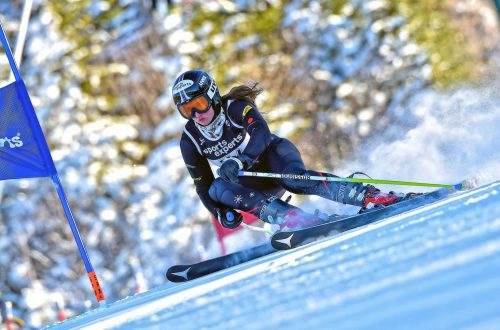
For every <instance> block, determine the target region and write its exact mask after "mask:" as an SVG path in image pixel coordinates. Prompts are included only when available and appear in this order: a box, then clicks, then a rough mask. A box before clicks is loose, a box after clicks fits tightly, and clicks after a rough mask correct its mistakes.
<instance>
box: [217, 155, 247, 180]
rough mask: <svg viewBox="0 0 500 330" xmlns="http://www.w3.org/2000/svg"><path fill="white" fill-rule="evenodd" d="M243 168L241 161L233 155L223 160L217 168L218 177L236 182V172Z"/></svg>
mask: <svg viewBox="0 0 500 330" xmlns="http://www.w3.org/2000/svg"><path fill="white" fill-rule="evenodd" d="M242 169H243V163H242V162H241V161H240V160H239V159H238V158H235V157H230V158H227V159H226V160H224V163H222V165H221V167H220V168H219V174H220V177H221V178H222V179H223V180H226V181H229V182H234V183H238V172H239V171H240V170H242Z"/></svg>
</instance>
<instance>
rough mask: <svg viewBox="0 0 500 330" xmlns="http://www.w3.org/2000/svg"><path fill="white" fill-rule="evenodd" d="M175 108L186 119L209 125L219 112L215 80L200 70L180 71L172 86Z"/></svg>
mask: <svg viewBox="0 0 500 330" xmlns="http://www.w3.org/2000/svg"><path fill="white" fill-rule="evenodd" d="M172 96H173V98H174V103H175V106H176V107H177V110H178V111H179V113H180V114H181V115H182V117H184V118H186V119H193V120H194V121H195V122H197V123H198V124H200V125H202V126H206V125H209V124H210V123H211V122H212V121H213V120H214V119H215V118H216V117H217V115H218V114H219V113H220V111H221V107H222V99H221V96H220V93H219V88H218V87H217V84H216V83H215V80H214V79H213V78H212V77H210V75H209V74H208V73H206V72H205V71H201V70H190V71H186V72H184V73H182V74H181V75H180V76H179V77H177V79H176V80H175V82H174V85H173V87H172Z"/></svg>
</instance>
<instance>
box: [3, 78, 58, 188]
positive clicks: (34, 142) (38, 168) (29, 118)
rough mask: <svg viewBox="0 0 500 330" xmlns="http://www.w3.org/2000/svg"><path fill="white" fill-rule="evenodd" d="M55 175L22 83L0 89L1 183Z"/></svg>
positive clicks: (16, 82)
mask: <svg viewBox="0 0 500 330" xmlns="http://www.w3.org/2000/svg"><path fill="white" fill-rule="evenodd" d="M56 174H57V172H56V169H55V166H54V162H53V160H52V156H51V155H50V151H49V148H48V146H47V143H46V141H45V137H44V135H43V132H42V129H41V127H40V124H39V123H38V120H37V118H36V115H35V110H34V109H33V105H32V104H31V101H30V99H29V96H28V92H27V90H26V86H25V85H24V82H23V81H22V80H17V81H15V82H13V83H11V84H9V85H7V86H4V87H2V88H0V180H9V179H22V178H34V177H50V176H52V175H56Z"/></svg>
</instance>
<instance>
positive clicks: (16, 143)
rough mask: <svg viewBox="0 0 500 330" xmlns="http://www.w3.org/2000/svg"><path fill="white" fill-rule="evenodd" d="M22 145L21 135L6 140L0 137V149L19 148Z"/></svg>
mask: <svg viewBox="0 0 500 330" xmlns="http://www.w3.org/2000/svg"><path fill="white" fill-rule="evenodd" d="M23 145H24V143H23V140H21V134H20V133H17V135H16V136H14V137H11V138H8V137H0V148H11V149H14V148H20V147H22V146H23Z"/></svg>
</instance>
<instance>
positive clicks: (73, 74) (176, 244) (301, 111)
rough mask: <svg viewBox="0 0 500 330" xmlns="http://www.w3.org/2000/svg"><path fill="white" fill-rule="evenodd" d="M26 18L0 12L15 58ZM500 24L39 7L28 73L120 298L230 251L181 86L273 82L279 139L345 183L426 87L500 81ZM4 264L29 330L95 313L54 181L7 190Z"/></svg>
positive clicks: (8, 294) (387, 6)
mask: <svg viewBox="0 0 500 330" xmlns="http://www.w3.org/2000/svg"><path fill="white" fill-rule="evenodd" d="M23 4H24V1H21V0H0V20H1V21H2V24H3V26H4V29H5V30H6V32H7V36H8V38H9V40H10V44H11V47H12V48H14V46H15V40H16V38H17V37H18V31H19V26H20V21H21V14H22V10H23ZM498 18H499V16H498V13H497V10H496V8H495V5H494V2H493V1H491V0H420V1H411V0H336V1H328V0H318V1H306V0H268V1H264V0H262V1H251V0H248V1H245V0H239V1H225V0H220V1H210V0H205V1H187V0H184V1H180V0H178V1H175V0H173V1H160V0H156V1H153V0H149V1H148V0H144V1H136V0H101V1H98V0H93V1H91V0H79V1H60V0H46V1H42V0H34V1H33V7H32V10H31V17H30V21H29V28H28V32H27V38H26V43H25V47H24V51H23V56H22V61H21V63H20V71H21V75H22V76H23V78H24V80H25V82H26V85H27V87H28V90H29V92H30V96H31V98H32V102H33V103H34V106H35V108H36V109H37V115H38V118H39V120H40V123H41V125H42V127H43V129H44V132H45V135H46V138H47V140H48V143H49V146H50V148H51V151H52V155H53V158H54V161H55V163H56V167H57V169H58V171H59V174H60V176H61V180H62V182H63V185H64V187H65V190H66V193H67V195H68V198H69V200H70V204H71V208H72V211H73V214H74V216H75V218H76V220H77V223H78V225H79V229H80V233H81V235H82V238H83V241H84V243H85V245H86V247H87V250H88V253H89V257H90V259H91V261H92V263H93V266H94V268H95V270H96V273H97V274H98V276H99V278H100V281H101V285H102V286H103V289H104V293H105V295H106V298H107V300H108V301H115V300H117V299H120V298H123V297H126V296H128V295H131V294H134V293H135V292H138V291H140V290H144V289H146V288H150V287H154V286H158V285H161V284H162V283H164V282H165V279H164V272H165V270H166V268H167V267H168V266H169V265H172V264H174V263H179V262H182V263H186V262H193V261H198V260H200V259H203V258H207V257H211V256H215V255H217V254H218V253H220V251H219V250H218V246H217V244H216V241H215V233H214V231H213V228H212V225H211V221H210V218H209V214H208V212H207V211H206V210H205V209H204V208H203V206H202V205H201V203H200V202H199V201H198V198H197V196H196V193H195V192H194V189H193V185H192V182H191V179H190V178H189V176H188V174H187V171H186V170H185V168H184V163H183V161H182V158H181V155H180V150H179V148H178V142H179V138H180V134H181V132H182V128H183V126H184V120H183V119H182V118H180V116H179V115H178V114H177V112H176V110H175V108H174V106H173V104H172V101H171V92H170V88H171V85H170V84H171V83H172V81H173V80H174V79H175V77H176V76H177V75H178V74H179V73H180V72H182V71H183V70H186V69H190V68H201V69H204V70H206V71H208V72H210V73H211V74H213V75H214V76H215V78H216V79H217V81H218V83H219V86H220V88H221V91H222V92H223V93H224V92H227V91H228V90H229V88H230V87H231V86H233V85H235V84H238V83H240V82H248V81H259V82H260V83H261V85H262V87H263V88H264V90H265V92H264V93H263V95H261V96H260V97H259V99H258V102H257V104H258V106H259V107H260V109H261V111H262V112H264V113H265V117H266V119H267V120H268V121H269V123H270V126H271V129H272V130H273V131H274V132H276V133H277V134H278V135H281V136H284V137H288V138H290V139H292V140H293V141H294V142H296V143H297V144H298V146H299V149H300V150H301V151H302V152H303V157H304V160H305V162H306V164H307V165H308V166H309V167H311V168H316V169H323V170H325V171H334V169H335V168H338V167H339V166H341V164H342V162H343V161H344V160H345V159H347V158H348V157H349V156H351V155H352V153H353V152H355V151H356V149H357V147H358V146H359V145H361V144H362V143H364V142H366V141H367V140H369V139H370V137H372V136H374V135H376V134H377V133H378V132H380V131H382V130H384V129H386V128H387V126H388V125H390V124H391V123H393V122H394V121H396V120H397V121H400V124H401V125H408V127H410V125H411V122H410V121H408V122H407V123H405V122H404V118H405V115H404V111H407V110H406V108H405V104H406V103H407V102H408V100H409V99H411V97H412V96H413V95H415V94H417V93H418V92H419V91H422V90H425V89H429V88H432V89H436V90H449V89H452V88H456V87H457V86H461V85H463V84H465V83H474V82H476V81H479V80H483V79H485V78H486V77H489V76H493V75H495V74H496V71H497V70H498V67H499V66H498V64H499V63H498V61H499V47H500V37H499V30H500V27H499V24H498ZM1 55H2V56H1V58H0V80H1V81H2V82H3V84H2V85H5V84H6V83H7V81H8V78H9V66H8V63H7V59H6V58H5V56H4V55H3V53H2V54H1ZM435 111H439V109H435ZM353 170H355V169H353ZM249 239H250V240H251V241H252V240H253V241H254V242H256V241H258V240H259V239H261V238H259V237H253V236H252V237H250V238H249ZM250 243H251V242H250ZM0 251H1V253H0V298H1V299H3V300H4V301H7V300H8V301H12V302H13V303H14V311H15V313H16V314H17V315H19V316H20V317H22V318H24V319H25V320H26V322H27V325H31V326H35V327H38V326H41V325H46V324H50V323H54V322H55V321H57V309H56V308H55V307H54V306H55V305H56V304H57V305H58V306H64V307H65V310H66V312H67V313H68V314H69V315H73V314H79V313H81V312H83V311H85V310H87V309H88V308H90V307H91V306H92V304H93V305H94V306H95V302H94V301H93V294H92V292H91V288H90V285H89V282H88V278H87V275H86V272H85V269H84V266H83V264H82V262H81V261H80V256H79V254H78V252H77V248H76V245H75V243H74V240H73V237H72V235H71V232H70V229H69V226H68V225H67V223H66V220H65V216H64V213H63V211H62V209H61V207H60V204H59V201H58V198H57V194H56V192H55V190H54V189H53V186H52V184H51V182H50V180H48V179H31V180H15V181H4V182H0Z"/></svg>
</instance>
